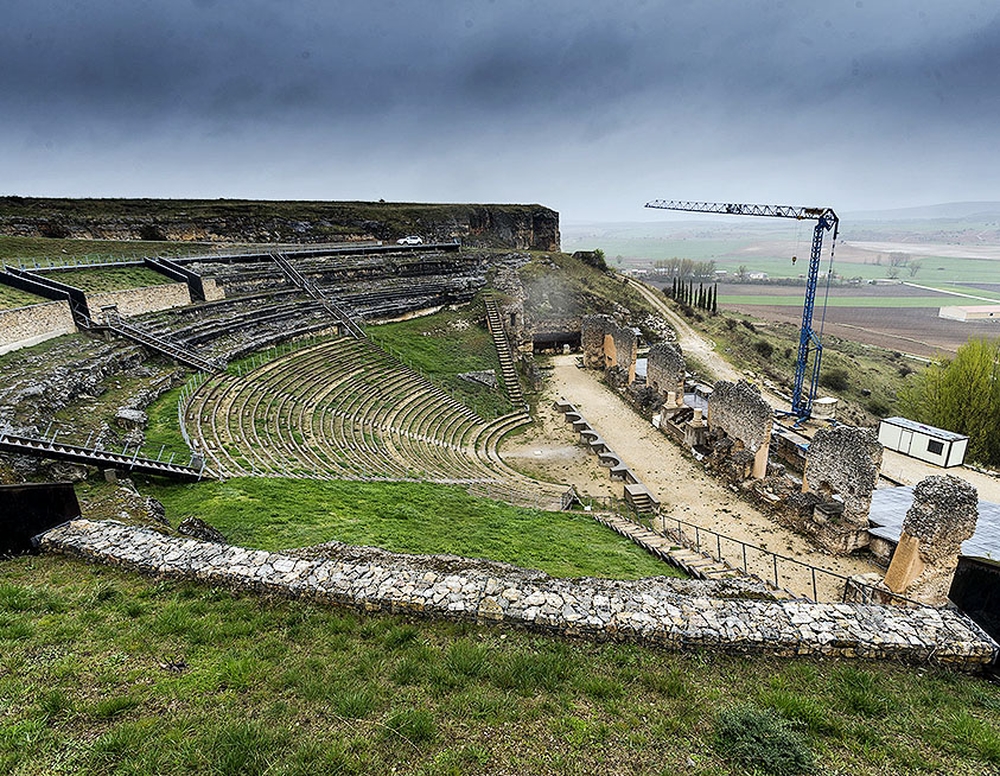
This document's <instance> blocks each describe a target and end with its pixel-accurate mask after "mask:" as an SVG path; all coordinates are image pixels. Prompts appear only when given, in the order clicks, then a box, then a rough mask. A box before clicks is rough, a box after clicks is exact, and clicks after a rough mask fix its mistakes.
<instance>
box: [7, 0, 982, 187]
mask: <svg viewBox="0 0 1000 776" xmlns="http://www.w3.org/2000/svg"><path fill="white" fill-rule="evenodd" d="M4 12H5V13H4V17H5V18H4V25H3V26H0V112H2V115H3V122H2V125H0V153H4V154H5V155H9V154H10V153H11V150H12V149H14V148H17V147H19V146H20V147H28V148H31V147H34V146H35V145H37V144H38V143H39V142H44V143H47V144H54V145H56V146H64V147H65V148H70V147H72V148H73V149H75V150H74V151H73V153H74V154H77V156H74V157H72V158H75V159H84V158H85V156H86V153H87V152H88V151H91V152H92V153H93V154H94V155H95V156H101V157H102V158H104V157H106V158H109V159H110V158H113V157H114V154H115V153H116V148H115V147H114V146H115V144H116V143H120V144H121V147H122V149H126V150H121V151H117V153H119V154H125V153H129V154H135V153H138V152H140V151H143V152H146V153H148V154H149V159H150V160H151V162H150V163H151V164H152V163H153V161H155V157H156V155H157V153H161V152H162V151H161V149H162V147H163V143H165V142H166V143H174V142H176V143H178V144H180V145H183V146H184V147H185V148H186V149H187V150H188V151H189V153H190V154H191V158H192V159H197V158H201V157H205V156H206V155H208V154H210V153H211V155H212V156H213V157H219V156H220V147H219V146H218V145H217V142H218V141H217V138H220V137H227V138H232V140H231V141H230V145H229V146H228V147H225V148H222V149H221V150H222V151H224V152H226V153H228V152H229V151H230V150H232V152H233V156H234V157H237V156H238V155H239V153H238V152H239V151H240V150H243V151H244V153H247V154H252V153H256V152H258V151H259V148H258V147H257V146H250V145H248V146H246V147H245V148H242V149H241V148H240V147H239V146H238V145H233V143H239V142H243V140H241V138H243V137H244V136H252V137H253V138H254V141H253V142H255V143H263V142H265V139H266V141H267V142H269V143H271V146H270V148H271V152H272V153H273V154H274V155H281V154H285V153H287V154H294V153H296V152H299V151H302V152H303V153H304V152H305V149H306V147H307V146H309V144H313V145H312V146H309V147H310V148H311V149H312V152H313V154H314V155H315V154H320V153H322V154H327V155H330V158H331V162H330V163H331V164H338V165H339V168H341V169H346V168H347V167H350V166H354V167H358V166H359V165H360V164H361V161H359V149H361V148H378V149H379V151H380V154H382V155H386V156H393V155H395V156H396V160H395V161H396V162H397V163H398V161H399V154H400V151H399V149H400V148H404V147H405V148H409V149H413V148H417V149H424V151H425V152H426V153H427V154H428V155H429V156H430V157H434V158H435V160H436V161H435V164H436V165H437V168H438V169H440V160H441V159H443V158H444V156H443V155H445V154H446V155H447V157H448V158H450V159H452V160H454V161H455V162H456V163H458V162H461V163H467V161H468V159H470V158H471V159H475V160H476V165H477V166H476V168H475V170H473V169H471V168H470V169H469V170H468V173H467V177H468V178H470V179H471V178H473V177H477V179H480V178H481V179H484V180H488V178H489V177H490V175H491V172H490V169H489V166H488V160H486V159H484V157H483V154H482V153H481V152H480V150H479V146H481V145H482V143H483V142H484V139H486V140H488V139H489V138H506V139H509V140H510V141H511V142H513V143H529V144H530V143H536V142H537V143H540V144H543V145H545V146H547V147H548V149H549V153H548V157H549V161H548V162H547V163H546V164H547V165H548V167H547V168H546V169H545V170H540V172H539V175H545V176H549V177H551V175H552V173H553V171H554V170H555V169H556V168H557V167H558V166H560V165H561V167H560V169H565V168H566V167H567V166H570V167H572V168H574V169H583V168H588V169H586V172H587V173H588V174H589V175H591V176H605V177H606V178H607V180H608V181H611V180H613V178H614V176H615V175H616V174H619V173H620V174H622V175H624V174H626V173H625V172H624V171H633V172H634V171H636V170H642V169H647V168H649V167H650V159H659V158H661V157H662V158H663V159H665V160H666V161H664V162H663V164H664V166H669V168H670V169H671V172H672V173H673V174H676V173H677V172H679V171H681V170H682V168H686V169H694V165H695V160H697V159H699V158H702V157H704V156H708V155H710V158H707V159H705V164H706V165H709V164H713V163H715V164H720V165H721V164H723V161H724V157H725V156H726V155H727V154H728V155H731V156H732V157H733V160H732V161H733V163H734V164H736V163H739V164H748V163H749V162H748V160H751V159H753V158H757V159H759V160H760V161H759V165H761V166H764V165H766V166H768V168H776V167H780V166H781V164H780V162H779V163H777V164H775V162H774V159H778V158H779V157H780V155H782V154H788V153H789V151H793V152H800V153H805V152H806V150H808V149H811V148H831V149H840V150H845V151H846V150H854V151H856V152H857V153H856V156H857V158H859V159H861V158H862V157H864V158H865V160H866V161H865V162H864V164H865V165H867V164H868V160H870V159H872V158H876V157H877V156H878V154H879V153H880V152H883V151H884V154H883V156H885V157H887V158H889V157H892V156H893V155H894V154H897V153H899V149H900V148H901V147H903V146H901V141H900V138H901V137H902V138H903V142H904V143H905V142H909V143H912V144H913V146H914V150H918V149H922V148H924V147H925V146H928V147H929V144H930V141H931V140H932V139H935V140H936V139H937V136H939V135H942V134H943V135H948V134H949V133H952V132H954V133H955V140H956V149H957V148H959V147H960V146H961V145H965V146H970V147H971V146H977V147H978V146H981V145H982V144H983V143H984V142H985V138H987V137H988V136H989V135H991V134H992V132H993V127H994V126H995V125H996V122H997V120H998V119H1000V84H998V83H997V79H998V75H997V74H998V73H1000V21H998V19H1000V17H998V12H997V11H996V10H995V9H994V6H993V4H992V3H991V2H980V1H979V0H965V1H964V2H954V3H948V4H943V3H939V2H934V1H932V0H909V1H908V2H906V3H899V2H889V1H888V0H886V2H875V1H874V0H863V1H862V0H849V1H848V2H827V3H823V4H801V3H793V2H791V1H790V0H786V1H784V2H783V1H782V0H756V1H748V0H720V1H719V2H711V3H706V2H704V1H703V0H690V1H687V0H676V1H675V2H669V3H657V2H642V1H641V0H636V1H635V2H623V1H619V2H614V3H612V2H606V3H592V2H588V3H580V2H570V0H548V1H547V2H530V1H529V0H496V2H491V1H490V0H436V1H435V2H431V3H415V2H389V1H388V0H386V1H385V2H378V1H377V0H365V2H361V0H349V1H348V2H336V3H329V2H322V1H321V0H316V1H315V2H310V1H309V0H288V1H284V2H279V1H278V0H146V1H145V2H143V1H142V0H134V1H130V2H120V1H118V0H91V2H83V1H82V0H81V1H80V2H69V1H68V0H49V1H46V0H7V2H6V3H5V8H4ZM109 138H110V141H109ZM143 138H148V146H147V147H143V146H142V142H143ZM213 143H216V145H212V144H213ZM477 144H478V145H477ZM109 146H110V147H109ZM46 147H47V146H46ZM4 149H6V152H5V151H4ZM66 153H67V154H69V153H70V151H66ZM338 153H340V154H341V156H340V157H336V154H338ZM938 153H943V152H942V151H938ZM956 153H957V151H956ZM900 155H901V154H900ZM290 158H291V157H290ZM79 163H80V164H82V163H83V162H79ZM220 164H221V162H220ZM294 164H295V165H297V164H299V162H297V161H295V162H294ZM505 164H509V161H507V160H505V159H501V158H499V157H498V158H497V160H496V165H497V168H496V169H495V170H494V171H493V173H492V175H495V176H496V178H497V179H502V178H503V177H504V175H505V174H506V172H505V170H504V169H503V166H504V165H505ZM796 164H797V162H796ZM859 164H860V162H859ZM979 165H980V167H982V165H983V160H980V161H979ZM293 166H294V165H293ZM540 166H545V165H540ZM359 169H360V167H359ZM372 169H373V170H374V169H375V168H374V167H373V168H372ZM8 170H9V171H10V170H14V171H16V170H17V167H16V165H8ZM415 174H416V173H415ZM154 193H155V192H154ZM247 194H248V195H252V194H253V192H247Z"/></svg>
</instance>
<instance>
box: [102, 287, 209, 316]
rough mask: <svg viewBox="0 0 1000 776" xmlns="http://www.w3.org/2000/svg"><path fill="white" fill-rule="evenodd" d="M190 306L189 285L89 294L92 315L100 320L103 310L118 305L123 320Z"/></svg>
mask: <svg viewBox="0 0 1000 776" xmlns="http://www.w3.org/2000/svg"><path fill="white" fill-rule="evenodd" d="M189 304H191V292H190V291H189V290H188V284H187V283H166V284H164V285H162V286H146V287H145V288H129V289H125V290H122V291H104V292H101V293H96V294H87V306H88V307H89V308H90V314H91V315H92V316H93V317H95V318H98V319H99V318H100V314H101V313H100V311H101V308H102V307H107V306H109V305H117V306H118V313H119V314H120V315H121V316H122V317H123V318H128V317H131V316H133V315H142V314H143V313H155V312H159V311H160V310H169V309H170V308H171V307H186V306H187V305H189Z"/></svg>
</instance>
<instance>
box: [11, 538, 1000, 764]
mask: <svg viewBox="0 0 1000 776" xmlns="http://www.w3.org/2000/svg"><path fill="white" fill-rule="evenodd" d="M0 648H2V650H3V651H2V655H3V657H2V661H3V669H4V670H3V672H2V673H0V698H2V699H3V703H2V705H0V770H2V771H3V772H4V773H8V774H11V776H51V775H52V774H85V775H87V776H89V775H91V774H93V775H95V776H96V775H98V774H99V775H100V776H105V775H106V774H132V775H133V776H139V775H143V774H149V775H150V776H153V775H154V774H155V775H156V776H173V775H175V774H193V773H198V774H213V775H215V776H237V775H241V776H265V775H267V776H279V775H292V774H310V776H312V775H313V774H368V773H400V774H428V776H430V775H431V774H433V775H435V776H436V775H437V774H470V775H475V774H495V773H511V774H513V773H524V774H552V773H560V774H598V773H600V774H633V773H635V774H638V773H643V774H645V773H649V774H671V775H672V774H679V773H683V774H692V775H697V776H715V775H719V776H737V775H738V774H750V773H757V774H765V773H767V774H774V773H777V774H792V773H799V772H806V768H805V767H804V766H809V765H812V766H813V767H812V768H810V769H809V770H810V771H812V772H817V773H829V774H848V773H849V774H852V775H856V776H869V775H871V776H874V775H875V774H879V775H881V774H885V773H927V774H942V775H943V774H948V775H949V776H950V775H951V774H990V773H996V772H997V769H998V768H1000V725H998V722H997V719H998V716H1000V688H998V687H997V686H996V685H992V684H989V683H987V682H985V681H983V680H981V679H975V678H970V677H964V676H959V675H954V674H946V673H942V672H939V671H937V670H933V669H926V670H914V669H912V668H904V667H900V666H895V665H893V664H891V663H878V664H875V663H864V662H851V663H843V662H840V661H809V660H773V659H764V658H740V657H730V656H726V655H723V654H716V653H708V652H700V651H695V652H688V653H671V652H663V651H659V650H656V649H652V648H643V647H638V646H631V645H612V644H593V643H587V642H575V641H566V640H562V639H556V638H547V637H543V636H536V635H526V634H522V633H519V632H516V631H512V632H501V631H499V630H497V629H492V628H486V627H479V626H475V625H471V624H450V623H443V622H436V621H431V620H407V619H404V618H401V617H396V616H388V615H382V614H358V613H355V612H353V611H349V610H345V609H338V608H323V607H320V606H316V605H312V604H307V603H300V602H287V601H281V600H260V599H257V598H253V597H244V596H241V595H234V594H231V593H229V592H226V591H224V590H219V589H215V588H211V587H207V586H201V585H196V584H189V583H179V582H170V581H162V580H151V579H145V578H142V577H138V576H136V575H133V574H129V573H127V572H123V571H119V570H116V569H111V568H105V567H97V566H89V565H86V564H83V563H81V562H79V561H75V560H70V559H64V558H58V557H40V558H35V557H21V558H17V559H14V560H8V561H4V562H3V563H2V564H0ZM734 718H735V719H738V720H740V723H741V724H740V725H739V726H738V727H734V726H733V724H732V720H733V719H734ZM792 753H794V754H795V755H796V756H797V757H796V759H795V760H791V759H790V758H789V755H790V754H792ZM796 763H798V766H800V767H796Z"/></svg>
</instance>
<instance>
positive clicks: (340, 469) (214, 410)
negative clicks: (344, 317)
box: [186, 337, 565, 509]
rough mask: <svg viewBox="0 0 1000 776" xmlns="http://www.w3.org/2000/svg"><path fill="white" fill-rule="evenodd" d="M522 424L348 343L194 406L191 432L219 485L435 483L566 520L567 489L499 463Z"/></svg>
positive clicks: (202, 395)
mask: <svg viewBox="0 0 1000 776" xmlns="http://www.w3.org/2000/svg"><path fill="white" fill-rule="evenodd" d="M528 420H530V418H528V417H527V416H526V415H524V414H523V413H521V414H513V415H508V416H504V417H501V418H498V419H496V420H494V421H492V422H489V423H487V422H485V421H483V420H482V419H481V418H480V417H479V416H478V415H476V414H475V413H474V412H472V411H471V410H470V409H469V408H468V407H466V406H464V405H463V404H460V403H459V402H457V401H455V400H454V399H452V398H451V397H450V396H448V395H447V394H445V393H443V392H442V391H441V390H440V389H439V388H437V387H436V386H434V385H432V384H431V383H429V382H428V381H427V380H426V379H425V378H423V377H422V376H421V375H419V374H417V373H416V372H414V371H413V370H411V369H409V368H408V367H405V366H404V365H402V364H401V363H399V362H398V361H395V360H394V359H393V358H392V357H391V356H389V355H388V354H386V353H385V352H384V351H382V350H380V349H378V348H377V347H375V346H373V345H371V344H370V343H367V342H365V341H361V340H355V339H353V338H349V337H341V338H338V339H331V340H327V341H325V342H322V343H319V344H316V345H311V346H307V347H303V348H301V349H299V350H296V351H293V352H292V353H289V354H286V355H284V356H282V357H281V358H278V359H276V360H274V361H271V362H268V363H266V364H263V365H262V366H260V367H258V368H256V369H254V370H252V371H250V372H247V373H245V374H242V375H239V376H237V375H233V374H220V375H216V376H214V377H213V378H211V379H210V380H209V381H207V382H206V383H205V384H204V385H203V386H202V387H201V388H200V389H199V390H198V391H197V392H196V393H195V394H194V396H193V397H192V400H191V402H190V403H189V405H188V408H187V413H186V426H187V427H188V428H189V429H191V430H192V432H193V434H192V435H193V437H194V438H195V439H196V440H197V441H198V444H199V446H200V449H201V450H203V451H204V452H205V453H207V455H208V456H209V458H210V460H211V461H212V468H213V470H215V471H216V472H217V473H218V474H219V475H221V476H243V475H257V476H292V477H314V478H320V479H333V478H337V479H365V480H375V479H383V480H417V479H420V480H431V481H437V482H448V483H455V484H463V485H466V486H470V485H472V486H486V489H487V490H489V491H493V492H509V493H512V494H513V495H514V498H513V503H520V504H524V505H531V506H540V507H542V508H546V509H558V508H559V504H560V497H561V496H562V493H563V491H564V490H565V488H560V487H559V486H555V485H549V484H546V483H541V482H537V481H535V480H532V479H531V478H529V477H526V476H524V475H522V474H519V473H518V472H516V471H514V470H512V469H511V468H510V467H508V466H506V464H504V462H503V461H502V460H501V459H500V457H499V455H498V454H497V445H498V443H499V441H500V440H501V439H502V438H503V436H504V435H505V434H506V433H508V432H509V431H511V430H512V429H514V428H516V427H517V426H519V425H522V424H523V423H525V422H527V421H528Z"/></svg>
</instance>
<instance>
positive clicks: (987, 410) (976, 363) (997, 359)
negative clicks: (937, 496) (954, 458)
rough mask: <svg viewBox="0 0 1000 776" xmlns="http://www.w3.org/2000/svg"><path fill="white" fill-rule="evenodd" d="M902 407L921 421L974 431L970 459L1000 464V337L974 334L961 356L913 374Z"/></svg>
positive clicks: (900, 404) (999, 465)
mask: <svg viewBox="0 0 1000 776" xmlns="http://www.w3.org/2000/svg"><path fill="white" fill-rule="evenodd" d="M899 407H900V409H901V410H902V412H903V414H905V415H906V417H908V418H911V419H912V420H916V421H918V422H920V423H926V424H928V425H931V426H937V427H938V428H944V429H947V430H949V431H954V432H956V433H958V434H967V435H968V436H969V449H968V451H967V453H966V455H967V456H968V458H969V459H971V460H973V461H978V462H979V463H983V464H987V465H988V466H993V467H1000V338H998V339H994V340H988V339H978V340H969V341H968V342H967V343H966V344H964V345H962V347H960V348H959V349H958V353H956V354H955V357H954V358H952V359H949V360H942V361H938V362H936V363H933V364H931V365H930V366H929V367H927V368H926V369H924V370H923V371H922V372H920V373H919V374H915V375H912V376H911V377H910V378H908V379H907V384H906V386H905V387H904V389H903V390H902V391H901V392H900V396H899Z"/></svg>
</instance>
